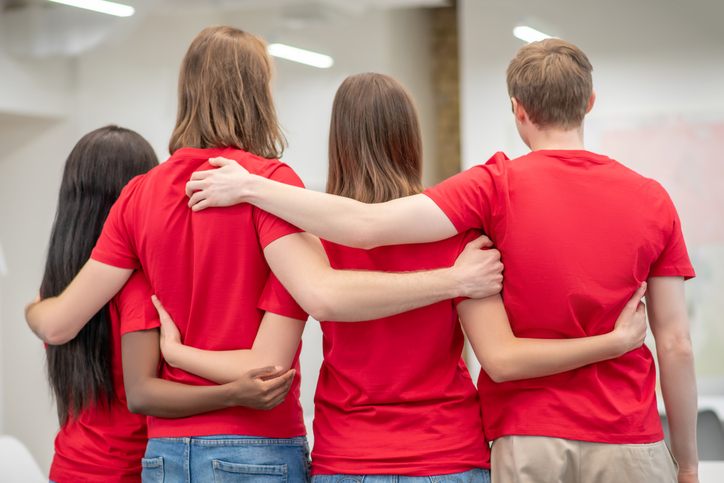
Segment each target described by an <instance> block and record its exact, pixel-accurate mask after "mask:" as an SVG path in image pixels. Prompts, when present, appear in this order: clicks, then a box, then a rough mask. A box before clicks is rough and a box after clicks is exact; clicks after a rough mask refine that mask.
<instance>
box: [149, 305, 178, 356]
mask: <svg viewBox="0 0 724 483" xmlns="http://www.w3.org/2000/svg"><path fill="white" fill-rule="evenodd" d="M151 300H152V301H153V305H154V307H156V310H157V311H158V317H159V319H161V338H160V340H159V343H160V346H161V354H163V358H164V359H165V360H166V363H167V364H168V365H170V366H171V367H176V365H175V362H174V361H175V358H174V357H173V354H174V348H176V347H178V346H180V345H183V342H181V333H180V332H179V330H178V327H177V326H176V324H175V323H174V321H173V319H172V318H171V316H170V315H169V314H168V312H166V309H164V308H163V305H161V301H160V300H158V297H156V296H155V295H152V296H151Z"/></svg>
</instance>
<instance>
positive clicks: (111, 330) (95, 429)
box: [41, 126, 158, 483]
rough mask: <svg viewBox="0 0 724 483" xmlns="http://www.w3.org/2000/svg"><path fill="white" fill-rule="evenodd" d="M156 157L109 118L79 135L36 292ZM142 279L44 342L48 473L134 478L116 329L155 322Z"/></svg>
mask: <svg viewBox="0 0 724 483" xmlns="http://www.w3.org/2000/svg"><path fill="white" fill-rule="evenodd" d="M157 164H158V160H157V159H156V155H155V153H154V152H153V149H152V148H151V146H150V145H149V144H148V142H146V140H145V139H143V138H142V137H141V136H140V135H139V134H137V133H135V132H133V131H130V130H128V129H123V128H119V127H117V126H106V127H102V128H100V129H96V130H95V131H92V132H90V133H88V134H86V135H85V136H83V137H82V138H81V139H80V141H78V143H77V144H76V145H75V147H74V148H73V150H72V151H71V153H70V155H69V156H68V159H67V161H66V163H65V168H64V170H63V178H62V181H61V185H60V194H59V196H58V208H57V213H56V215H55V223H54V225H53V229H52V232H51V235H50V245H49V248H48V258H47V261H46V264H45V273H44V274H43V282H42V288H41V292H42V296H43V297H52V296H55V295H58V294H59V293H61V292H62V291H63V289H64V288H65V287H66V286H67V285H68V283H70V281H71V280H72V279H73V277H74V276H75V275H76V274H77V273H78V271H79V270H80V269H81V267H82V266H83V263H85V261H86V260H87V259H88V257H89V256H90V253H91V250H92V249H93V246H94V245H95V243H96V240H97V239H98V237H99V235H100V233H101V229H102V228H103V223H104V222H105V220H106V217H107V216H108V212H109V211H110V209H111V206H112V205H113V203H114V202H115V201H116V199H117V198H118V196H119V195H120V194H121V189H123V187H124V186H125V185H126V183H127V182H128V181H130V180H131V179H132V178H134V177H135V176H138V175H141V174H144V173H146V172H147V171H149V170H150V169H151V168H153V167H154V166H156V165H157ZM144 284H146V285H147V283H146V282H145V279H144V277H143V273H142V272H138V273H137V274H135V275H134V276H133V277H132V278H131V279H130V280H129V281H128V283H127V284H126V285H125V287H124V288H123V289H122V290H121V291H120V292H119V293H118V294H117V295H116V296H115V297H114V298H113V299H112V300H111V301H110V302H109V303H108V304H107V305H106V306H104V307H103V308H101V310H99V311H98V312H97V313H96V314H94V315H93V317H92V318H91V320H90V322H89V323H88V324H86V325H85V326H84V327H83V329H82V330H81V331H80V332H79V333H78V335H77V336H76V337H75V338H74V339H73V340H71V341H69V342H68V343H66V344H62V345H48V346H47V347H46V356H47V363H48V380H49V382H50V386H51V388H52V389H53V394H54V396H55V401H56V406H57V409H58V419H59V420H60V431H59V432H58V434H57V436H56V437H55V454H54V456H53V462H52V464H51V466H50V480H52V481H54V482H58V483H64V482H81V483H82V482H91V481H98V479H102V480H103V481H108V482H131V481H140V480H141V478H140V476H141V457H142V456H143V452H144V451H145V449H146V440H147V438H146V418H145V417H143V416H137V415H135V414H132V413H130V412H129V411H128V408H127V407H126V395H125V391H124V386H123V373H122V369H121V342H120V334H122V333H125V332H128V331H133V330H145V329H149V328H151V326H155V327H158V318H157V317H149V318H146V317H139V316H138V312H139V311H140V312H143V307H145V306H148V305H150V304H149V302H148V301H147V300H145V295H146V293H147V292H146V291H143V287H144ZM139 294H140V295H139Z"/></svg>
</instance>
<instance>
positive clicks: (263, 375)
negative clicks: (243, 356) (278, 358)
mask: <svg viewBox="0 0 724 483" xmlns="http://www.w3.org/2000/svg"><path fill="white" fill-rule="evenodd" d="M281 370H282V368H281V367H280V366H275V367H272V366H269V367H263V368H261V369H252V370H250V371H249V372H247V373H246V374H244V375H243V376H241V378H239V379H238V380H236V381H234V382H231V383H229V384H228V386H229V387H230V389H231V405H232V406H246V407H249V408H252V409H263V410H265V411H268V410H269V409H272V408H273V407H276V406H278V405H280V404H281V403H283V402H284V399H285V398H286V397H287V393H288V392H289V389H290V388H291V387H292V381H293V380H294V373H295V371H294V369H291V370H289V371H287V372H285V373H284V374H281V375H280V373H281Z"/></svg>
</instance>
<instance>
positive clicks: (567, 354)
mask: <svg viewBox="0 0 724 483" xmlns="http://www.w3.org/2000/svg"><path fill="white" fill-rule="evenodd" d="M620 355H621V352H620V349H619V344H618V342H617V341H616V340H615V336H614V335H613V334H604V335H600V336H593V337H583V338H578V339H526V338H515V337H514V338H513V339H512V340H509V341H508V342H507V343H506V344H504V345H502V346H500V347H499V351H497V352H496V354H493V355H492V356H488V357H483V361H481V365H482V366H483V368H484V369H485V370H486V372H488V369H489V367H490V368H491V371H492V372H493V373H495V374H496V375H497V376H498V377H497V380H496V382H503V381H515V380H518V379H530V378H533V377H543V376H550V375H552V374H558V373H559V372H565V371H570V370H573V369H578V368H579V367H583V366H586V365H588V364H593V363H594V362H600V361H603V360H607V359H612V358H614V357H618V356H620ZM488 374H490V372H488ZM491 377H492V376H491ZM495 379H496V378H494V380H495Z"/></svg>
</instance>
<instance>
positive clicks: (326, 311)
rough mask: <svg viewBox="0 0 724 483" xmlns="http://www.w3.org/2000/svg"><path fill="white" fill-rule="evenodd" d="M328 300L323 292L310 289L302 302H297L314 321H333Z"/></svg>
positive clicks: (332, 311)
mask: <svg viewBox="0 0 724 483" xmlns="http://www.w3.org/2000/svg"><path fill="white" fill-rule="evenodd" d="M329 300H330V298H329V297H328V296H327V295H326V291H325V290H319V289H312V290H310V291H309V293H308V294H306V296H305V297H304V300H302V301H300V302H299V305H301V306H302V309H304V311H305V312H306V313H308V314H309V316H310V317H312V318H313V319H314V320H317V321H325V320H335V316H334V315H335V314H334V310H333V307H332V306H331V304H330V303H329Z"/></svg>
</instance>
